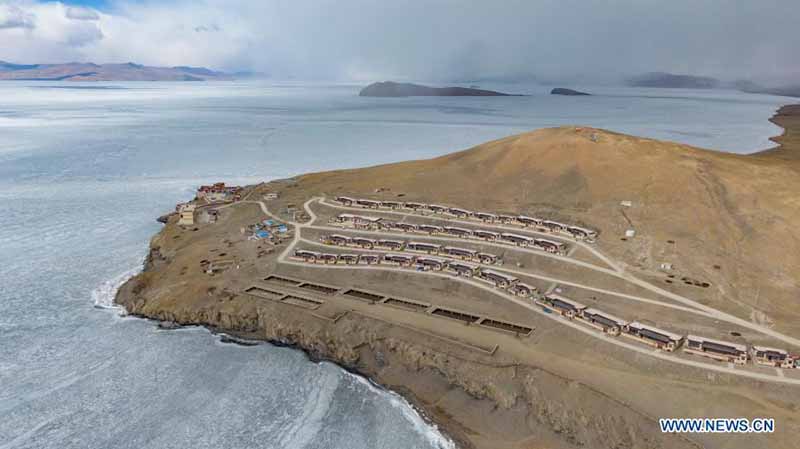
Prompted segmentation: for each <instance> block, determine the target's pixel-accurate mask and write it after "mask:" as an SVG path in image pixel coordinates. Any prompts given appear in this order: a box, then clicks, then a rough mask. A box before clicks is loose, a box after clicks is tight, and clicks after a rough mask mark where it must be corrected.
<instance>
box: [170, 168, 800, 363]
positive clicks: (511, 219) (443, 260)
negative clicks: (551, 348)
mask: <svg viewBox="0 0 800 449" xmlns="http://www.w3.org/2000/svg"><path fill="white" fill-rule="evenodd" d="M242 193H243V192H242V189H241V188H239V187H230V186H225V185H224V184H223V183H218V184H214V185H211V186H202V187H201V188H200V189H198V192H197V196H196V198H195V200H193V201H191V202H189V203H186V204H182V205H179V206H178V208H177V214H178V221H177V223H178V225H180V226H182V227H184V228H191V227H193V226H198V225H199V226H202V225H205V224H213V223H215V222H216V220H217V219H218V218H217V217H219V215H220V213H221V212H222V211H223V210H224V209H225V208H228V207H231V206H234V205H236V204H240V203H253V204H259V205H260V206H261V207H262V210H263V211H265V213H266V212H269V210H268V209H267V206H266V204H268V203H270V202H274V201H276V200H277V199H278V194H277V193H268V194H265V195H263V196H262V199H263V200H264V201H252V200H247V199H246V198H245V197H244V196H243V195H242ZM312 203H313V204H316V206H314V207H312V206H311V204H312ZM305 206H306V207H305V210H300V209H299V208H298V207H297V206H295V205H294V204H291V203H289V204H287V205H286V206H283V207H282V208H281V212H282V213H283V215H285V216H287V219H285V220H279V219H278V217H277V215H276V214H273V213H271V212H269V214H268V215H269V218H265V219H261V220H258V221H255V222H252V223H250V224H248V225H247V226H244V227H243V228H242V229H241V234H242V235H243V236H244V237H245V238H246V240H247V241H253V242H264V243H269V244H270V245H272V246H276V247H277V246H283V248H284V249H283V251H282V255H281V256H280V257H279V259H278V261H277V262H278V266H280V265H281V264H295V265H303V266H308V267H316V268H319V269H324V268H326V267H329V268H336V269H337V270H339V271H337V270H334V271H333V273H339V272H341V271H340V270H341V269H345V270H347V269H351V270H360V269H370V270H382V271H392V272H398V273H408V274H409V275H411V276H414V275H418V274H426V275H435V276H439V277H444V278H449V279H452V280H454V281H456V282H461V283H467V284H469V285H482V286H483V287H481V288H484V289H486V288H488V289H490V290H492V291H495V292H496V294H498V295H501V296H502V297H505V298H509V299H512V300H513V301H522V302H523V303H524V304H528V305H529V306H534V307H536V308H537V310H539V311H540V312H543V313H545V314H546V315H550V316H554V317H558V318H559V319H560V320H564V321H565V322H570V323H575V324H577V325H579V326H583V327H584V328H585V329H586V330H589V331H594V332H597V333H598V334H599V335H602V336H604V337H605V338H612V339H624V340H628V341H630V342H632V343H634V344H635V345H639V346H637V347H641V348H646V347H649V348H652V349H653V350H655V351H657V353H658V354H675V355H670V356H668V357H673V358H675V357H678V355H677V354H678V353H680V352H682V353H683V354H684V355H685V357H689V358H690V359H687V360H691V357H693V356H699V357H701V358H703V359H711V360H712V361H715V362H722V363H723V364H724V367H725V368H726V369H731V370H732V369H733V367H734V366H739V367H744V366H746V365H748V364H754V365H758V366H768V367H773V368H776V369H778V370H781V371H782V370H792V371H794V369H795V368H800V356H799V355H796V354H793V353H790V352H789V351H788V350H786V349H781V348H778V347H773V346H772V345H765V344H759V343H752V344H748V343H745V342H742V341H741V340H742V339H741V338H738V339H737V341H735V342H731V341H725V340H724V339H720V338H716V337H717V336H716V335H715V337H714V338H712V337H703V336H699V335H698V329H702V328H703V326H705V325H703V326H695V327H694V328H692V329H691V330H688V331H687V330H683V331H681V330H680V329H679V327H678V326H676V323H677V324H678V325H679V324H680V321H679V320H675V321H673V322H671V323H669V324H668V326H666V328H665V327H664V326H660V325H659V324H658V323H657V320H658V317H659V315H653V316H647V317H646V316H642V315H641V314H640V313H637V312H634V310H636V309H635V308H634V309H632V308H631V307H629V306H628V307H620V306H617V305H614V306H613V307H612V310H610V311H607V310H604V309H605V308H606V307H607V306H610V305H611V304H613V302H610V301H606V302H605V304H606V305H607V306H604V305H603V304H598V303H593V304H585V302H586V301H584V300H582V299H575V298H574V297H573V296H571V295H570V294H567V293H565V292H564V290H565V289H566V290H568V291H569V284H568V283H565V282H563V281H562V282H560V283H559V282H555V283H551V284H550V285H542V284H538V285H537V283H536V282H535V281H536V280H537V279H541V278H546V277H545V276H542V275H541V273H538V274H537V272H536V270H535V269H534V270H531V269H529V268H527V266H528V264H530V263H531V262H529V261H534V260H540V259H542V258H544V260H547V261H548V263H551V264H555V265H553V266H554V267H556V266H559V265H558V264H560V263H562V264H563V263H564V262H566V263H567V265H568V266H572V265H577V266H578V267H580V268H581V269H583V268H592V269H596V270H597V271H600V272H601V273H604V272H610V273H611V274H613V270H610V269H608V268H593V267H596V262H597V260H596V259H594V260H592V259H591V254H593V253H595V252H597V251H596V249H594V245H595V244H596V242H597V241H598V238H599V236H600V232H598V231H597V230H595V229H591V228H589V227H587V226H577V225H572V224H567V223H563V222H561V221H555V220H551V219H545V218H539V217H535V216H529V215H521V214H500V213H494V212H481V211H470V210H467V209H463V208H460V207H456V206H448V205H441V204H427V203H423V202H410V201H385V200H371V199H362V198H351V197H343V196H338V197H335V199H334V201H333V202H329V201H327V200H325V199H318V200H316V201H311V200H309V201H308V202H307V203H306V205H305ZM316 207H322V209H319V210H317V211H316V212H315V211H314V210H312V209H313V208H316ZM358 209H363V210H364V211H365V212H366V213H359V212H357V210H358ZM349 210H352V212H350V211H349ZM317 214H321V216H318V215H317ZM298 218H299V219H302V220H301V221H298ZM303 220H305V222H303ZM314 246H316V247H320V248H313V247H314ZM326 248H327V249H326ZM587 248H591V250H587ZM590 260H591V262H590ZM556 270H557V269H556V268H553V271H556ZM264 279H271V280H272V282H273V283H274V282H275V280H276V279H279V280H280V279H283V280H284V281H283V282H279V284H282V285H283V286H284V287H285V286H286V285H287V281H286V279H291V278H288V277H286V276H272V277H266V278H264ZM334 279H335V278H334ZM532 281H534V282H532ZM292 282H293V284H292ZM288 285H289V286H290V287H291V286H293V285H294V286H297V285H302V286H306V288H307V289H310V290H308V291H310V292H312V293H316V294H320V293H324V294H326V295H342V297H343V298H353V297H359V298H361V299H362V300H363V299H367V300H369V301H370V303H372V304H385V305H387V306H388V305H396V306H398V305H399V306H403V307H405V308H407V309H409V310H419V311H427V312H428V313H429V314H431V315H432V316H439V317H443V318H446V319H452V320H456V321H460V322H462V323H465V324H479V323H484V325H486V326H489V327H490V328H494V329H501V330H503V329H504V330H506V331H510V332H512V333H515V334H516V335H517V336H518V337H520V338H522V337H526V336H529V335H531V334H532V333H535V331H534V328H535V326H533V325H531V324H524V323H514V322H513V321H508V320H507V319H505V320H504V319H502V318H500V317H492V316H488V315H485V314H484V313H485V312H483V313H477V312H470V311H469V308H468V307H467V308H466V309H454V308H452V307H445V306H442V305H436V304H433V303H431V302H429V301H422V302H420V301H418V300H412V299H409V298H398V297H390V296H389V295H385V294H381V293H377V292H378V291H379V290H380V286H379V285H376V286H374V288H373V290H372V292H371V293H366V292H364V291H363V290H357V289H353V288H349V289H348V288H344V289H339V288H333V287H328V286H326V285H324V284H319V283H318V282H316V283H315V282H309V281H304V280H303V279H297V280H294V281H291V282H289V284H288ZM576 285H579V284H576ZM276 288H278V290H280V288H279V287H276V286H275V285H272V286H271V287H267V286H264V285H261V284H259V283H255V284H253V283H250V284H248V285H247V286H246V287H245V288H243V292H244V293H246V294H248V295H251V296H253V297H258V298H268V299H272V300H276V301H280V302H284V303H286V304H294V305H296V306H301V307H307V308H311V309H316V308H317V307H319V306H320V305H321V304H323V303H324V300H322V299H314V298H312V297H310V296H308V295H305V296H304V295H302V294H299V293H297V292H293V291H291V289H290V290H287V291H276ZM572 290H573V291H574V292H576V293H577V292H578V291H580V289H575V288H573V289H572ZM596 290H599V291H603V290H602V289H596ZM348 292H349V293H348ZM354 292H355V293H354ZM640 300H641V301H645V302H648V301H649V302H650V303H656V302H657V301H653V300H647V299H644V298H640ZM420 304H422V305H420ZM667 306H668V307H671V308H673V309H680V310H683V309H685V311H688V312H694V311H693V310H691V309H689V308H682V306H675V305H672V306H670V305H667ZM465 307H466V305H465ZM626 310H627V311H628V312H625V311H626ZM631 312H634V313H631ZM620 315H621V316H623V317H624V316H626V315H630V316H628V317H627V318H621V317H620ZM697 315H701V316H702V315H704V312H702V311H697ZM706 315H707V314H706ZM668 329H670V330H668ZM732 334H734V335H741V333H740V332H733V333H732ZM693 363H694V362H693ZM712 363H713V362H712ZM783 377H784V374H783V373H781V374H780V375H779V376H778V378H783Z"/></svg>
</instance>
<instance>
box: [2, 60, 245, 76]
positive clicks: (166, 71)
mask: <svg viewBox="0 0 800 449" xmlns="http://www.w3.org/2000/svg"><path fill="white" fill-rule="evenodd" d="M233 78H234V77H233V76H232V75H230V74H228V73H224V72H217V71H215V70H211V69H208V68H205V67H188V66H176V67H150V66H144V65H141V64H134V63H132V62H129V63H125V64H94V63H91V62H70V63H66V64H13V63H10V62H5V61H0V80H26V81H208V80H230V79H233Z"/></svg>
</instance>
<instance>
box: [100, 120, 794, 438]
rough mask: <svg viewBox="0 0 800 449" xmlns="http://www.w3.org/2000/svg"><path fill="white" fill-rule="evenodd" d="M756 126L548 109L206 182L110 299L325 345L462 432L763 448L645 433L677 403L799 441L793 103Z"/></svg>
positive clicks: (194, 321) (679, 411)
mask: <svg viewBox="0 0 800 449" xmlns="http://www.w3.org/2000/svg"><path fill="white" fill-rule="evenodd" d="M774 121H775V123H777V124H778V125H780V126H782V127H784V128H785V129H786V133H785V135H783V136H782V137H780V138H776V141H777V142H778V143H780V147H778V148H776V149H773V150H769V151H765V152H761V153H756V154H752V155H737V154H728V153H722V152H715V151H709V150H703V149H699V148H695V147H691V146H687V145H681V144H677V143H672V142H663V141H658V140H653V139H645V138H640V137H634V136H629V135H624V134H620V133H616V132H611V131H606V130H602V129H596V128H589V127H575V126H564V127H559V128H551V129H541V130H537V131H533V132H529V133H524V134H520V135H515V136H511V137H507V138H504V139H499V140H495V141H492V142H488V143H485V144H482V145H479V146H477V147H474V148H471V149H467V150H464V151H459V152H456V153H453V154H449V155H444V156H441V157H437V158H434V159H428V160H418V161H408V162H400V163H393V164H388V165H381V166H375V167H368V168H359V169H353V170H336V171H328V172H321V173H311V174H306V175H302V176H297V177H293V178H289V179H281V180H274V181H270V182H265V183H261V184H257V185H250V186H241V187H237V186H226V185H225V184H223V183H217V184H211V185H207V186H202V187H200V188H199V189H198V190H197V193H196V197H195V198H194V199H193V200H191V201H189V202H187V203H182V204H179V205H178V206H177V208H176V209H175V210H172V211H170V212H169V213H168V214H166V215H165V216H164V217H162V218H161V219H160V220H161V221H162V222H163V223H165V225H164V227H163V228H162V229H161V230H160V232H158V234H157V235H155V236H154V237H153V238H152V240H151V242H150V250H149V254H148V257H147V260H146V263H145V266H144V270H143V271H142V272H141V273H140V274H138V275H136V276H134V277H133V278H131V279H130V280H128V281H127V282H126V283H125V284H124V285H123V286H122V287H121V288H120V289H119V291H118V293H117V296H116V302H117V304H119V305H121V306H123V307H124V308H125V310H127V311H128V312H129V313H131V314H133V315H137V316H143V317H147V318H152V319H155V320H161V321H164V322H167V323H166V324H164V327H165V328H172V327H175V326H176V325H203V326H207V327H209V328H211V329H215V330H220V331H224V332H225V333H226V334H228V335H231V336H233V337H230V338H243V339H246V340H259V339H260V340H266V341H271V342H276V343H279V344H285V345H292V346H294V347H297V348H300V349H302V350H304V351H306V352H307V353H308V354H309V355H310V356H311V357H312V358H314V359H324V360H331V361H333V362H336V363H338V364H340V365H341V366H344V367H346V368H347V369H350V370H352V371H355V372H358V373H360V374H362V375H364V376H367V377H369V378H371V379H373V380H374V381H375V382H377V383H379V384H381V385H383V386H385V387H387V388H390V389H392V390H394V391H397V392H399V393H401V394H403V395H404V396H405V397H406V398H408V399H409V401H411V402H412V403H413V404H415V405H416V406H417V407H418V408H419V409H421V410H422V412H423V415H424V416H426V417H428V418H429V419H431V420H432V421H433V422H435V423H436V424H438V425H439V426H440V427H441V428H442V430H444V431H445V432H446V434H447V435H449V436H450V437H451V438H452V439H453V440H454V441H455V442H456V443H457V445H458V446H459V447H460V448H462V449H469V448H477V449H522V448H531V447H548V448H557V449H562V448H563V449H567V448H569V449H579V448H593V449H620V448H625V449H633V448H648V449H658V448H676V449H697V448H699V447H703V448H725V449H750V448H752V447H764V445H763V443H764V440H763V435H760V434H756V433H737V434H722V433H696V434H688V433H684V434H678V433H664V432H662V431H661V430H660V427H659V420H658V418H660V417H696V416H708V417H770V418H774V419H775V422H776V423H779V428H777V427H776V431H775V432H774V433H771V434H769V438H770V440H769V446H770V447H775V448H779V447H781V448H783V447H785V448H788V447H796V446H797V435H798V434H799V433H800V415H799V414H798V413H797V403H798V401H797V399H798V397H800V393H798V392H799V391H800V369H798V368H800V357H798V356H797V355H796V354H797V353H798V352H800V340H799V339H798V338H796V337H793V336H798V335H800V308H797V307H794V306H792V304H795V303H796V301H797V297H798V284H797V279H800V240H798V236H797V235H798V234H797V230H796V226H794V225H793V224H796V223H800V203H798V201H797V195H796V194H797V192H798V191H800V177H798V171H800V157H799V156H800V138H798V135H799V134H798V133H800V107H786V108H783V109H782V110H781V111H780V112H779V113H778V115H776V117H775V118H774ZM698 211H702V213H698ZM276 382H280V379H276Z"/></svg>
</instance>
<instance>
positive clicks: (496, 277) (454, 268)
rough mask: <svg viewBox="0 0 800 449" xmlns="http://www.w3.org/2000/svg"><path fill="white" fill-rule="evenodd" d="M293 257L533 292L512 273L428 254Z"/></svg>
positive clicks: (516, 292) (525, 293)
mask: <svg viewBox="0 0 800 449" xmlns="http://www.w3.org/2000/svg"><path fill="white" fill-rule="evenodd" d="M294 258H295V259H296V260H300V261H303V262H306V263H314V264H319V263H322V264H342V265H388V266H395V267H398V268H405V269H414V270H418V271H442V272H446V273H450V274H452V275H454V276H458V277H468V278H475V279H477V280H479V281H482V282H485V283H488V284H490V285H493V286H495V287H497V288H500V289H503V290H507V291H509V292H510V293H512V294H514V295H517V296H520V297H523V298H531V297H533V295H534V294H536V292H537V289H536V287H534V286H531V285H528V284H524V283H522V282H520V281H519V279H518V278H516V277H514V276H509V275H507V274H505V273H500V272H497V271H495V270H490V269H487V268H482V267H480V266H478V265H474V264H470V263H467V262H462V261H454V260H448V259H444V258H440V257H434V256H428V255H420V256H417V255H411V254H400V253H383V254H333V253H323V252H317V251H310V250H305V249H298V250H295V252H294Z"/></svg>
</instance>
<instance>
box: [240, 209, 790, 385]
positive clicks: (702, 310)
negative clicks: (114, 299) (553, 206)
mask: <svg viewBox="0 0 800 449" xmlns="http://www.w3.org/2000/svg"><path fill="white" fill-rule="evenodd" d="M314 202H320V203H321V204H324V205H326V206H328V207H333V208H337V209H355V210H362V209H360V208H348V207H344V206H338V205H332V204H330V203H326V202H324V198H321V197H314V198H311V199H309V200H308V201H306V202H305V203H304V204H303V208H304V209H305V211H306V213H307V214H308V215H309V217H311V219H310V220H309V221H308V222H306V223H298V222H293V221H289V224H291V225H292V226H294V228H295V232H294V237H293V239H292V242H291V244H290V245H288V246H287V247H286V249H284V250H283V252H281V254H280V255H279V256H278V261H279V262H280V263H283V264H287V265H294V266H302V267H315V266H314V265H309V264H306V263H303V262H295V261H292V260H289V258H288V256H289V254H291V252H292V251H293V250H294V248H295V246H296V245H297V244H298V243H299V242H301V241H306V242H308V240H307V239H303V238H302V237H301V231H302V229H305V228H309V229H328V227H324V226H314V225H313V224H314V222H315V221H317V218H318V217H317V215H316V214H315V213H314V211H313V210H312V209H311V204H312V203H314ZM241 203H255V204H258V205H259V206H260V207H261V210H262V212H264V214H265V215H267V216H269V217H271V218H274V219H276V220H282V219H280V218H279V217H277V216H275V215H273V214H272V213H271V212H270V211H269V209H268V208H267V205H266V204H265V203H264V202H262V201H253V200H244V201H241V202H239V204H241ZM381 213H391V212H385V211H381ZM394 213H395V214H400V215H407V214H401V213H397V212H394ZM426 218H435V217H426ZM449 221H451V222H458V223H465V224H475V223H473V222H468V221H464V220H449ZM492 227H493V228H499V229H510V230H514V231H520V230H519V229H518V228H510V227H506V226H492ZM330 229H337V230H338V228H330ZM529 233H531V234H542V235H547V234H543V233H539V232H529ZM386 234H388V233H386ZM390 235H393V236H396V234H390ZM437 239H438V237H437ZM445 239H446V238H445ZM454 240H459V241H463V240H462V239H454ZM565 240H569V241H570V242H573V243H575V244H578V245H581V246H582V247H584V248H587V249H589V251H590V252H592V253H593V254H595V255H596V256H597V257H598V258H599V259H600V260H603V261H604V262H606V263H608V265H609V266H610V267H612V268H613V270H608V269H605V268H603V267H598V266H597V265H593V264H589V263H583V262H582V261H576V260H574V259H569V258H566V257H560V256H553V255H550V256H551V257H557V258H558V259H559V260H563V261H572V262H582V263H581V265H583V266H586V265H588V268H591V269H596V270H598V271H602V272H604V273H609V274H613V275H615V276H617V277H620V278H622V279H625V280H628V281H630V282H632V283H634V284H636V285H639V286H641V287H643V288H645V289H647V290H650V291H652V292H655V293H658V294H659V295H662V296H665V297H667V298H669V299H672V300H675V301H677V302H681V303H683V304H686V305H689V306H691V307H694V308H696V309H699V310H692V309H685V310H687V311H690V312H693V313H698V314H701V315H704V316H708V317H711V318H716V319H719V320H723V321H727V322H730V323H735V324H738V325H741V326H743V327H746V328H749V329H752V330H755V331H758V332H761V333H763V334H765V335H769V336H772V337H774V338H776V339H779V340H781V341H783V342H786V343H790V344H792V345H795V346H798V347H800V340H798V339H796V338H794V337H790V336H787V335H783V334H781V333H779V332H775V331H773V330H772V329H768V328H764V327H763V326H759V325H757V324H754V323H751V322H749V321H746V320H743V319H741V318H738V317H735V316H732V315H729V314H726V313H724V312H721V311H719V310H716V309H714V308H711V307H708V306H705V305H703V304H700V303H698V302H696V301H693V300H691V299H689V298H686V297H683V296H681V295H677V294H674V293H672V292H668V291H666V290H663V289H661V288H659V287H656V286H654V285H652V284H650V283H648V282H645V281H642V280H640V279H638V278H636V277H634V276H633V275H632V274H629V273H626V272H625V271H624V270H623V269H622V268H621V267H620V266H619V265H617V264H615V263H614V262H613V261H611V260H610V259H608V257H606V256H605V255H603V254H602V253H600V252H599V251H598V250H597V249H596V248H593V247H591V246H590V245H588V244H586V243H583V242H580V241H576V240H572V239H565ZM502 246H505V245H502ZM536 254H537V255H545V254H546V253H543V252H541V251H536ZM548 255H549V254H548ZM319 268H324V269H339V270H373V271H388V272H397V271H398V270H399V269H398V268H387V267H380V266H353V265H348V266H338V265H325V266H319ZM408 271H409V272H411V270H408ZM505 271H508V272H513V273H515V274H521V275H525V276H531V277H537V276H534V275H531V274H530V273H526V272H521V271H520V272H516V271H511V270H505ZM413 273H415V274H419V275H422V276H433V277H440V278H446V279H450V280H454V281H457V282H463V283H465V284H469V285H472V286H474V287H476V288H480V289H482V290H485V291H488V292H491V293H493V294H495V295H498V296H500V297H502V298H503V299H506V300H508V301H512V302H514V303H515V304H517V305H519V306H522V307H524V308H526V309H528V310H531V311H533V312H535V313H538V314H540V315H542V316H544V317H547V318H549V319H552V320H555V321H558V322H559V323H561V324H563V325H565V326H569V327H571V328H573V329H575V330H577V331H579V332H583V333H585V334H587V335H591V336H592V337H595V338H598V339H601V340H603V341H605V342H607V343H610V344H614V345H617V346H619V347H622V348H625V349H628V350H631V351H635V352H637V353H640V354H643V355H646V356H649V357H655V358H657V359H661V360H666V361H669V362H672V363H677V364H681V365H685V366H691V367H694V368H700V369H705V370H709V371H715V372H719V373H725V374H731V375H735V376H742V377H748V378H751V379H757V380H761V381H766V382H777V383H783V384H791V385H800V379H795V378H787V377H783V376H780V375H769V374H763V373H758V372H752V371H744V370H741V369H735V368H732V367H728V366H720V365H714V364H710V363H704V362H698V361H694V360H689V359H685V358H681V357H678V356H675V355H671V354H669V353H665V352H661V351H654V350H652V349H649V348H646V347H642V346H640V345H637V344H634V343H629V342H626V341H624V340H622V339H620V338H616V337H611V336H608V335H606V334H603V333H600V332H597V331H596V330H594V329H592V328H589V327H587V326H584V325H581V324H579V323H576V322H573V321H570V320H567V319H564V318H562V317H560V316H556V315H554V314H551V313H546V312H545V311H543V310H542V309H541V308H540V307H538V306H537V305H535V304H532V303H531V302H530V301H525V300H523V299H520V298H519V297H516V296H513V295H510V294H508V293H506V292H503V291H501V290H498V289H496V288H493V287H491V286H489V285H486V284H483V283H480V282H477V281H474V280H470V279H467V278H462V277H454V276H452V275H449V274H444V273H437V272H430V271H413ZM542 278H544V277H542ZM547 279H550V278H547ZM552 280H553V282H558V283H563V284H565V285H573V286H576V287H580V288H586V289H590V290H595V291H600V292H603V293H608V294H612V295H616V296H620V297H628V299H632V300H645V301H647V302H650V301H653V300H649V299H647V298H640V297H636V296H633V295H624V294H621V293H618V292H612V291H604V290H602V289H597V288H594V287H591V286H584V285H581V284H577V283H568V282H564V281H561V280H555V279H552ZM653 302H656V303H658V305H665V303H660V302H658V301H653Z"/></svg>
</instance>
